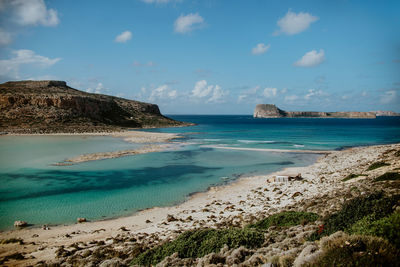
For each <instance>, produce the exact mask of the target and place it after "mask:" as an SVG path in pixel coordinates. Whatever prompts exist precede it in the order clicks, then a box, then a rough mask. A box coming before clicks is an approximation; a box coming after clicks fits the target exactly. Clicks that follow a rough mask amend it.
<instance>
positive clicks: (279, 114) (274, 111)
mask: <svg viewBox="0 0 400 267" xmlns="http://www.w3.org/2000/svg"><path fill="white" fill-rule="evenodd" d="M253 116H254V118H360V119H361V118H365V119H375V118H376V117H377V116H400V114H398V113H395V112H393V111H369V112H359V111H341V112H318V111H285V110H282V109H279V108H278V107H277V106H275V105H273V104H258V105H257V106H256V108H255V110H254V115H253Z"/></svg>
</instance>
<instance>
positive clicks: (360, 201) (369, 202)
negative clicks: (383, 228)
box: [310, 192, 400, 240]
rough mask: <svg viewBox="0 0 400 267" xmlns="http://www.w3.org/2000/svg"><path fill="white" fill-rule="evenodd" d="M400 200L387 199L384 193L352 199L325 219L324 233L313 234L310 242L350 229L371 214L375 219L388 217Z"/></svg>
mask: <svg viewBox="0 0 400 267" xmlns="http://www.w3.org/2000/svg"><path fill="white" fill-rule="evenodd" d="M399 199H400V195H394V196H391V197H385V195H384V194H383V193H382V192H380V193H374V194H371V195H369V196H364V197H357V198H355V199H352V200H350V201H348V202H346V203H345V204H344V205H343V207H342V209H341V210H339V211H338V212H336V213H333V214H331V215H328V217H326V218H325V219H324V223H323V229H322V231H319V232H315V233H313V234H312V235H311V236H310V240H317V239H319V238H320V237H322V236H326V235H330V234H332V233H334V232H337V231H343V230H345V229H348V228H349V227H351V225H353V224H354V223H355V222H357V221H359V220H361V219H362V218H364V217H365V216H367V215H370V214H374V216H375V218H383V217H386V216H387V215H389V214H391V213H392V212H393V206H394V205H395V204H396V203H397V202H398V201H399Z"/></svg>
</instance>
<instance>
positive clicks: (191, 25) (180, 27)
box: [174, 13, 204, 34]
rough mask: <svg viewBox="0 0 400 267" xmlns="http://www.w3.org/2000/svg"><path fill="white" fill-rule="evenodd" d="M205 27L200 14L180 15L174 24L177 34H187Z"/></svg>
mask: <svg viewBox="0 0 400 267" xmlns="http://www.w3.org/2000/svg"><path fill="white" fill-rule="evenodd" d="M203 26H204V19H203V17H202V16H200V15H199V14H198V13H190V14H188V15H180V16H179V17H178V18H177V19H176V20H175V23H174V30H175V32H177V33H181V34H185V33H189V32H191V31H193V30H195V29H199V28H201V27H203Z"/></svg>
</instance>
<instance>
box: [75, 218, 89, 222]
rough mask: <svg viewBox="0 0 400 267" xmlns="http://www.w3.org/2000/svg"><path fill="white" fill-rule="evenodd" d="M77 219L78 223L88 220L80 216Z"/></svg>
mask: <svg viewBox="0 0 400 267" xmlns="http://www.w3.org/2000/svg"><path fill="white" fill-rule="evenodd" d="M76 221H77V222H78V223H83V222H87V221H86V218H78V219H76Z"/></svg>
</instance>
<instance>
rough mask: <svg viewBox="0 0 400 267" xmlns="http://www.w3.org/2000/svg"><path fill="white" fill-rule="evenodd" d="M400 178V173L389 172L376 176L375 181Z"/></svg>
mask: <svg viewBox="0 0 400 267" xmlns="http://www.w3.org/2000/svg"><path fill="white" fill-rule="evenodd" d="M399 179H400V173H397V172H387V173H384V174H382V175H381V176H379V177H377V178H375V180H374V181H375V182H380V181H394V180H399Z"/></svg>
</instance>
